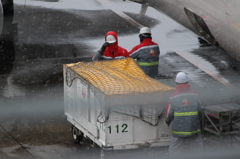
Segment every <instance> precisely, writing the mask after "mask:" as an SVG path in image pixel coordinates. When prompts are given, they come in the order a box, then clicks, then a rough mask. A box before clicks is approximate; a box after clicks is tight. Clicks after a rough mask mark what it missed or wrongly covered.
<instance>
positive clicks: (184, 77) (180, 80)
mask: <svg viewBox="0 0 240 159" xmlns="http://www.w3.org/2000/svg"><path fill="white" fill-rule="evenodd" d="M175 82H177V83H187V82H189V79H188V76H187V75H186V73H184V72H179V73H178V74H177V76H176V79H175Z"/></svg>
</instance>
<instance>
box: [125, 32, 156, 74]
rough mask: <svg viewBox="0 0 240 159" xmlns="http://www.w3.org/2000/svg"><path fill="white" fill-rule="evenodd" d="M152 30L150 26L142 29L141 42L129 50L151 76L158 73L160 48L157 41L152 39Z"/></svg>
mask: <svg viewBox="0 0 240 159" xmlns="http://www.w3.org/2000/svg"><path fill="white" fill-rule="evenodd" d="M151 35H152V34H151V30H150V29H149V28H148V27H143V28H142V29H140V32H139V38H140V44H139V45H136V46H135V47H133V48H132V50H130V51H129V56H130V57H132V58H133V59H136V61H137V63H138V65H139V66H140V68H141V69H142V70H143V71H144V72H145V73H146V74H147V75H148V76H150V77H152V78H156V76H157V75H158V63H159V55H160V49H159V46H158V44H157V43H155V42H153V41H152V36H151Z"/></svg>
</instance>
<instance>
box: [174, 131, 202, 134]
mask: <svg viewBox="0 0 240 159" xmlns="http://www.w3.org/2000/svg"><path fill="white" fill-rule="evenodd" d="M197 133H200V130H196V131H191V132H180V131H172V134H174V135H194V134H197Z"/></svg>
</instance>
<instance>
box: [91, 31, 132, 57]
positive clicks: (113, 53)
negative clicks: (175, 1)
mask: <svg viewBox="0 0 240 159" xmlns="http://www.w3.org/2000/svg"><path fill="white" fill-rule="evenodd" d="M108 35H113V36H114V37H115V38H116V42H115V43H113V44H111V45H109V46H108V47H107V48H106V49H105V51H104V53H103V54H102V55H101V56H100V59H99V60H115V59H123V58H127V57H129V54H128V51H127V50H126V49H124V48H122V47H120V46H118V36H117V34H116V32H114V31H109V32H107V33H106V35H105V41H106V37H107V36H108ZM95 55H96V54H95ZM95 55H94V56H95Z"/></svg>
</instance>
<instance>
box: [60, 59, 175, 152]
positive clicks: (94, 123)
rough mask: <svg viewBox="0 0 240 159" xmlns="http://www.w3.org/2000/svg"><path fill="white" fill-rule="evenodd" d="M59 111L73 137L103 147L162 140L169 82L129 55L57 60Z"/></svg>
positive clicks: (166, 133)
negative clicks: (150, 73) (61, 109)
mask: <svg viewBox="0 0 240 159" xmlns="http://www.w3.org/2000/svg"><path fill="white" fill-rule="evenodd" d="M63 74H64V114H65V116H66V119H67V120H68V121H69V122H70V123H71V124H72V135H73V138H74V140H75V141H76V142H79V141H81V140H82V138H83V137H87V138H90V139H91V140H92V141H93V142H94V143H95V144H97V145H98V146H100V147H102V148H103V149H104V150H109V149H111V150H123V149H135V148H140V147H142V146H150V147H153V146H167V145H169V142H170V139H171V128H170V127H168V126H166V125H164V122H163V120H164V119H163V111H164V107H165V103H166V99H168V96H169V95H170V93H172V91H174V88H171V87H169V86H167V85H164V84H162V83H160V82H158V81H156V80H154V79H152V78H150V77H149V76H147V75H146V74H145V73H144V72H143V71H142V70H141V69H140V68H139V67H138V65H137V64H136V62H135V61H134V60H133V59H131V58H126V59H121V60H113V61H96V62H79V63H73V64H65V65H63Z"/></svg>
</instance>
